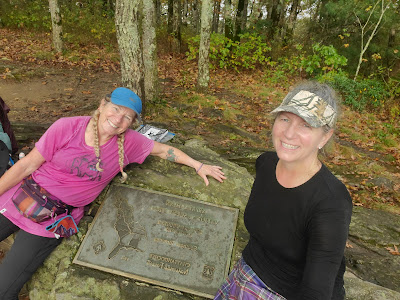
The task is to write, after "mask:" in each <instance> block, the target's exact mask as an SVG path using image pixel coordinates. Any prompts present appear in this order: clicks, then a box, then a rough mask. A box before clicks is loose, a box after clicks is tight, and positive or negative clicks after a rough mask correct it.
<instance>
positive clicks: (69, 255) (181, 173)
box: [26, 140, 400, 300]
mask: <svg viewBox="0 0 400 300" xmlns="http://www.w3.org/2000/svg"><path fill="white" fill-rule="evenodd" d="M174 146H176V147H178V148H180V149H181V150H183V151H184V152H186V153H187V154H189V155H190V156H192V157H193V158H195V159H198V160H200V161H202V162H204V163H208V164H215V165H219V166H221V167H223V171H224V172H225V175H226V176H227V178H228V179H227V180H226V181H225V182H224V183H219V182H217V181H215V180H213V179H210V185H209V186H208V187H206V186H205V185H204V182H203V180H202V179H201V178H200V177H199V176H197V175H196V173H195V171H194V170H193V169H192V168H189V167H186V166H183V165H179V164H174V163H171V162H168V161H166V160H162V159H159V158H156V157H149V158H147V159H146V161H145V162H144V163H143V164H142V165H135V166H130V167H129V168H128V174H129V179H128V181H127V184H129V185H133V186H137V187H141V188H146V189H152V190H156V191H161V192H166V193H171V194H175V195H179V196H184V197H188V198H193V199H197V200H201V201H205V202H210V203H215V204H219V205H225V206H231V207H235V208H238V209H239V210H240V213H239V220H238V226H237V230H236V238H235V244H234V249H233V254H232V264H233V263H234V262H236V260H237V259H238V258H239V257H240V255H241V252H242V250H243V248H244V246H245V245H246V243H247V240H248V233H247V231H246V229H245V226H244V223H243V212H244V208H245V206H246V203H247V200H248V197H249V194H250V190H251V186H252V183H253V180H254V179H253V177H252V176H251V175H250V174H249V173H248V172H247V170H246V169H245V168H243V167H240V166H238V165H237V164H235V163H233V162H230V161H228V160H226V159H224V158H222V157H221V156H220V155H218V154H217V153H216V152H214V151H212V150H210V149H209V148H207V147H206V146H205V145H204V143H203V142H202V141H199V140H191V141H188V142H186V143H185V145H174ZM115 180H118V178H117V179H115ZM104 194H105V192H103V193H102V195H100V197H99V198H98V200H97V201H95V202H94V203H93V205H92V206H91V210H90V211H89V212H88V214H87V216H85V217H84V219H83V220H82V221H81V223H80V225H79V227H80V232H79V233H78V235H76V236H73V237H72V238H70V239H68V240H65V241H63V243H62V244H61V245H60V246H59V247H58V248H57V249H56V250H55V251H54V252H53V253H52V254H51V255H50V257H49V258H48V259H47V260H46V262H45V264H44V265H43V266H42V267H41V268H40V269H39V270H38V271H37V272H36V274H35V275H34V276H33V278H32V280H31V281H30V282H28V284H27V285H26V288H27V290H28V291H29V297H30V299H31V300H43V299H51V300H53V299H57V300H63V299H105V300H110V299H138V300H141V299H143V300H148V299H149V300H150V299H152V300H153V299H154V300H172V299H204V298H201V297H198V296H193V295H189V294H184V293H181V292H179V291H172V290H168V289H165V288H160V287H156V286H152V285H149V284H146V283H142V282H138V281H134V280H132V279H128V278H124V277H121V276H116V275H113V274H109V273H105V272H101V271H98V270H94V269H91V268H86V267H81V266H78V265H75V264H73V263H72V260H73V258H74V256H75V254H76V252H77V250H78V248H79V246H80V243H81V242H82V240H83V238H84V236H85V234H86V232H87V230H88V227H89V226H90V223H91V222H92V221H93V216H94V214H95V212H96V210H97V208H98V207H99V205H100V203H101V201H102V199H103V198H104ZM359 215H360V214H358V213H356V214H355V217H353V220H354V222H356V221H357V218H358V217H357V216H359ZM363 222H365V220H364V221H363V220H361V221H360V224H361V225H359V226H362V223H363ZM383 226H385V225H383ZM351 232H354V227H352V228H351ZM392 241H393V242H395V241H396V239H395V238H394V239H393V240H390V242H392ZM397 242H399V239H397ZM352 243H353V242H352ZM388 244H390V243H388ZM346 275H347V276H346V279H345V283H346V290H347V293H348V297H347V299H349V300H356V299H357V300H358V299H366V300H369V299H371V300H372V299H374V300H380V299H400V296H399V295H400V294H399V293H398V292H395V291H392V290H389V289H385V288H383V287H381V286H378V285H374V284H372V283H368V282H365V281H363V280H362V279H359V278H357V277H355V276H350V275H351V274H350V273H346ZM361 278H363V277H361ZM385 297H386V298H385Z"/></svg>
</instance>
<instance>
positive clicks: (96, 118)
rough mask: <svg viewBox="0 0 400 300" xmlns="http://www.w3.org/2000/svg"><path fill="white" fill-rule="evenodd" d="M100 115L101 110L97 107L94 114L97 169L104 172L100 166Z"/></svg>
mask: <svg viewBox="0 0 400 300" xmlns="http://www.w3.org/2000/svg"><path fill="white" fill-rule="evenodd" d="M99 115H100V111H99V110H98V109H97V110H96V111H95V112H94V114H93V134H94V153H95V154H96V158H97V164H96V169H97V171H99V172H103V171H104V169H102V168H100V162H101V159H100V146H99V129H98V122H99Z"/></svg>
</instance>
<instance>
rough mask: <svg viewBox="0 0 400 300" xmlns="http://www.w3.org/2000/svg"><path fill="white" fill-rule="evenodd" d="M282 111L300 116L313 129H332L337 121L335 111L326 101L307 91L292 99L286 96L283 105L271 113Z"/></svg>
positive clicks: (302, 91)
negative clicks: (324, 127) (325, 127)
mask: <svg viewBox="0 0 400 300" xmlns="http://www.w3.org/2000/svg"><path fill="white" fill-rule="evenodd" d="M282 111H287V112H290V113H293V114H295V115H298V116H299V117H301V118H302V119H304V120H305V121H306V122H307V123H308V124H310V125H311V126H312V127H322V126H324V125H328V126H329V127H331V128H332V127H333V126H334V124H335V121H336V111H335V109H334V108H333V107H332V106H331V105H329V104H328V103H327V102H326V101H325V100H324V99H322V98H320V97H319V96H317V95H316V94H313V93H311V92H309V91H305V90H301V91H300V92H298V93H297V94H295V95H294V96H293V97H292V98H290V97H289V96H286V97H285V99H283V101H282V103H281V105H280V106H278V107H277V108H276V109H274V110H273V111H272V112H271V113H272V114H273V113H278V112H282Z"/></svg>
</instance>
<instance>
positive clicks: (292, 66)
mask: <svg viewBox="0 0 400 300" xmlns="http://www.w3.org/2000/svg"><path fill="white" fill-rule="evenodd" d="M296 50H297V51H296V52H295V53H294V54H293V55H292V56H289V57H281V58H279V59H278V63H277V70H283V71H285V72H289V73H290V74H296V73H298V74H299V75H302V73H303V72H305V73H306V74H307V76H308V77H314V76H320V75H322V74H326V73H328V72H339V71H341V67H344V66H346V65H347V58H346V57H344V56H342V55H340V54H339V53H338V52H337V50H336V49H335V47H333V46H332V45H330V46H324V45H320V44H319V43H315V44H313V46H312V50H313V53H312V54H309V55H307V53H306V52H305V51H304V50H303V46H302V45H300V44H298V45H296Z"/></svg>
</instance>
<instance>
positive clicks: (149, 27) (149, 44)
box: [143, 0, 158, 101]
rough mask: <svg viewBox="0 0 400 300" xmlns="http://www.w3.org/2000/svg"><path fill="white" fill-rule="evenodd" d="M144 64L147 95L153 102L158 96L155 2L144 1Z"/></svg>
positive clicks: (153, 0) (152, 0) (150, 0)
mask: <svg viewBox="0 0 400 300" xmlns="http://www.w3.org/2000/svg"><path fill="white" fill-rule="evenodd" d="M143 63H144V78H145V81H144V90H145V95H146V99H147V100H150V101H152V100H155V99H156V97H157V94H158V69H157V41H156V3H155V0H147V1H143Z"/></svg>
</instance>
